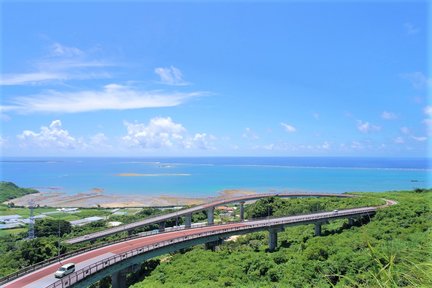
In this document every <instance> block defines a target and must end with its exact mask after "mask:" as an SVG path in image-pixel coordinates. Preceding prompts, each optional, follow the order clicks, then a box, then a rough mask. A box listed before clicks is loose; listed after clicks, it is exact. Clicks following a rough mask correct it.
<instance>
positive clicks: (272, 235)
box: [268, 227, 283, 252]
mask: <svg viewBox="0 0 432 288" xmlns="http://www.w3.org/2000/svg"><path fill="white" fill-rule="evenodd" d="M268 231H269V242H268V243H269V251H270V252H273V251H274V250H275V249H276V247H277V233H278V232H281V231H283V228H282V227H279V228H270V229H269V230H268Z"/></svg>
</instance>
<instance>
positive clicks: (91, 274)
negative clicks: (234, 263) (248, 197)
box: [0, 200, 396, 288]
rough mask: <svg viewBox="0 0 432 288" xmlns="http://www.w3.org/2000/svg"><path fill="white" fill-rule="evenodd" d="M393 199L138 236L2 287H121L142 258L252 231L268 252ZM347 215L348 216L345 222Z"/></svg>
mask: <svg viewBox="0 0 432 288" xmlns="http://www.w3.org/2000/svg"><path fill="white" fill-rule="evenodd" d="M394 204H396V202H394V201H392V200H386V204H385V205H382V206H377V207H363V208H355V209H345V210H340V211H332V212H320V213H311V214H306V215H296V216H289V217H279V218H272V219H261V220H253V221H242V222H234V223H229V224H220V225H206V226H204V227H197V228H191V229H183V230H178V231H170V232H161V233H158V234H156V235H152V236H147V237H137V238H134V239H129V240H125V241H122V242H119V243H114V244H111V245H107V246H105V247H101V248H97V249H94V250H90V251H85V252H82V253H79V254H78V255H75V256H72V257H69V258H63V259H61V261H60V262H56V263H52V264H47V265H42V266H41V267H37V268H35V269H34V270H33V271H27V272H26V273H24V274H23V275H19V276H17V277H11V278H10V279H5V278H3V279H1V280H0V283H2V284H3V285H2V286H1V287H2V288H23V287H26V288H33V287H34V288H41V287H49V288H59V287H87V286H88V285H90V284H91V283H94V282H95V281H98V280H100V279H102V278H103V277H106V276H109V275H110V276H111V278H112V285H113V288H123V287H125V286H124V283H125V277H126V272H127V271H128V269H131V267H134V266H136V265H138V264H140V263H142V262H143V261H146V260H148V259H150V258H152V257H155V256H158V255H163V254H166V253H169V252H173V251H177V250H180V249H184V248H187V247H191V246H194V245H198V244H203V243H216V242H219V241H221V240H223V239H224V238H226V237H229V236H232V235H241V234H246V233H252V232H256V231H268V232H269V251H272V250H274V249H275V248H276V246H277V233H278V232H280V231H282V230H283V229H284V228H285V227H288V226H294V225H305V224H314V225H315V235H317V236H319V235H320V233H321V225H322V224H323V223H326V222H328V221H331V220H335V219H344V218H345V219H349V221H351V220H352V219H355V218H359V217H363V216H369V217H370V216H371V215H373V214H375V213H376V211H377V210H378V209H380V208H384V207H387V206H390V205H394ZM350 219H351V220H350ZM70 262H73V263H76V267H77V269H76V271H75V272H74V273H72V274H70V275H68V276H65V277H64V278H62V279H56V278H54V272H55V271H56V270H57V269H58V267H59V266H61V265H62V264H65V263H70Z"/></svg>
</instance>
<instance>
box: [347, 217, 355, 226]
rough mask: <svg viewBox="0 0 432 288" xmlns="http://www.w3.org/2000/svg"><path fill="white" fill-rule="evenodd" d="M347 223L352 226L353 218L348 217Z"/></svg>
mask: <svg viewBox="0 0 432 288" xmlns="http://www.w3.org/2000/svg"><path fill="white" fill-rule="evenodd" d="M348 225H349V226H353V225H354V218H348Z"/></svg>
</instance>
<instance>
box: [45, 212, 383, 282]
mask: <svg viewBox="0 0 432 288" xmlns="http://www.w3.org/2000/svg"><path fill="white" fill-rule="evenodd" d="M375 211H376V208H374V207H372V208H365V209H359V210H357V211H355V213H353V212H351V213H349V212H345V213H343V212H341V213H340V214H339V213H338V214H334V213H333V214H331V215H328V214H329V213H332V212H329V213H327V214H325V215H323V214H320V215H319V216H305V217H300V218H299V217H296V218H295V219H294V218H293V217H290V218H289V217H286V218H281V219H280V220H277V219H268V220H261V221H257V222H259V223H255V224H253V223H250V224H247V225H243V226H238V227H232V228H225V229H220V230H216V231H207V232H202V233H196V234H192V235H187V236H181V237H177V238H173V239H171V240H166V241H162V242H159V243H155V244H149V245H145V246H142V247H139V248H135V249H131V250H129V251H126V252H123V253H122V254H119V255H114V256H110V257H107V258H105V259H102V260H100V261H98V262H96V263H94V264H91V265H89V266H86V267H84V268H82V269H80V270H77V271H76V272H74V273H72V274H70V275H68V276H66V277H64V278H63V279H61V280H58V281H56V282H54V283H53V284H51V285H49V286H46V288H58V287H62V288H64V287H69V286H71V285H74V284H76V283H78V282H79V281H81V280H83V279H84V278H86V277H88V276H90V275H92V274H95V273H97V272H99V271H101V270H103V269H105V268H107V267H108V266H111V265H114V264H116V263H118V262H121V261H124V260H126V259H129V258H132V257H135V256H137V255H140V254H143V253H146V252H149V251H153V250H157V249H161V248H163V247H166V246H170V245H174V244H176V243H179V242H185V241H188V240H193V239H197V238H203V237H207V236H212V235H220V234H222V235H223V234H227V233H231V232H236V231H242V230H254V229H259V228H265V227H271V226H277V225H284V224H285V225H286V224H289V223H294V222H295V223H298V222H309V221H316V220H320V219H324V218H325V219H328V218H329V216H333V217H339V216H350V215H353V214H355V215H357V214H365V213H371V212H375Z"/></svg>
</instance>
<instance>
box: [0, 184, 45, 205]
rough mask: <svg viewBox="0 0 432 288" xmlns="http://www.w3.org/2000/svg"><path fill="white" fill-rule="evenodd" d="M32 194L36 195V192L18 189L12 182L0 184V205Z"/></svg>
mask: <svg viewBox="0 0 432 288" xmlns="http://www.w3.org/2000/svg"><path fill="white" fill-rule="evenodd" d="M33 193H38V191H37V190H35V189H29V188H20V187H18V186H16V185H15V184H14V183H12V182H5V181H1V182H0V203H3V202H4V201H7V200H10V199H13V198H18V197H21V196H24V195H27V194H33Z"/></svg>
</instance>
